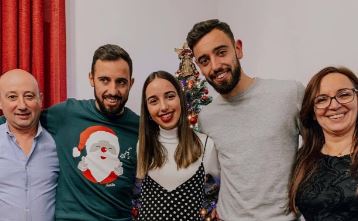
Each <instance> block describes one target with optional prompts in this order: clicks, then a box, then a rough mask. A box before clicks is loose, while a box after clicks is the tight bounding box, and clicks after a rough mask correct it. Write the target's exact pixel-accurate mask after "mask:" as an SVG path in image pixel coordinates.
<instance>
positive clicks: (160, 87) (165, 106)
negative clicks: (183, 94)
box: [145, 78, 181, 130]
mask: <svg viewBox="0 0 358 221" xmlns="http://www.w3.org/2000/svg"><path fill="white" fill-rule="evenodd" d="M145 95H146V103H147V108H148V112H149V114H150V116H151V118H152V120H153V121H154V122H155V123H157V124H158V125H159V126H160V127H161V128H163V129H166V130H169V129H172V128H174V127H176V126H177V124H178V122H179V118H180V114H181V107H180V98H179V96H178V92H177V91H176V89H175V87H174V86H173V85H172V84H171V83H170V82H169V81H168V80H165V79H162V78H156V79H154V80H153V81H152V82H150V83H149V84H148V86H147V89H146V91H145Z"/></svg>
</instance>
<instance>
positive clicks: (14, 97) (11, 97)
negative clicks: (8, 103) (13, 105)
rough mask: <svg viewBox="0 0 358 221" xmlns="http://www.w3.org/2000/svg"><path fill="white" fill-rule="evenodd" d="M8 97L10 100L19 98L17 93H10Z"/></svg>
mask: <svg viewBox="0 0 358 221" xmlns="http://www.w3.org/2000/svg"><path fill="white" fill-rule="evenodd" d="M8 98H9V99H10V100H15V99H16V98H17V96H16V95H10V96H8Z"/></svg>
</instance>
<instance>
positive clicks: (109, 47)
mask: <svg viewBox="0 0 358 221" xmlns="http://www.w3.org/2000/svg"><path fill="white" fill-rule="evenodd" d="M119 59H123V60H124V61H126V62H127V63H128V66H129V75H130V77H132V72H133V65H132V59H131V57H130V56H129V54H128V52H126V50H124V49H123V48H121V47H119V46H118V45H114V44H106V45H102V46H100V47H99V48H98V49H97V50H96V51H95V52H94V55H93V59H92V65H91V73H92V74H94V67H95V64H96V62H97V60H101V61H116V60H119Z"/></svg>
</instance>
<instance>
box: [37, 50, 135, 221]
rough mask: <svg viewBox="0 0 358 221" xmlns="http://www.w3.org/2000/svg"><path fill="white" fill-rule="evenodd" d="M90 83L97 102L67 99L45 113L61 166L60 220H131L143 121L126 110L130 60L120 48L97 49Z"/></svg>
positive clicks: (58, 195) (46, 125) (58, 201)
mask: <svg viewBox="0 0 358 221" xmlns="http://www.w3.org/2000/svg"><path fill="white" fill-rule="evenodd" d="M89 81H90V84H91V86H92V87H93V88H94V95H95V99H90V100H76V99H68V100H66V101H65V102H63V103H60V104H58V105H54V106H52V107H51V108H49V109H47V110H45V111H44V112H43V113H42V115H41V123H42V125H43V126H44V127H45V128H46V129H47V130H48V131H49V132H50V133H51V134H52V136H53V138H54V140H55V142H56V145H57V152H58V157H59V162H60V176H59V181H58V188H57V195H56V196H57V197H56V211H55V217H56V220H71V221H76V220H86V221H98V220H108V221H109V220H111V221H128V220H131V218H130V208H131V198H132V189H133V186H134V182H135V171H136V148H135V147H136V143H137V137H138V127H139V117H138V115H137V114H135V113H134V112H133V111H131V110H130V109H129V108H127V107H125V104H126V102H127V100H128V95H129V91H130V89H131V87H132V85H133V82H134V79H133V78H132V60H131V58H130V56H129V54H128V53H127V52H126V51H125V50H124V49H122V48H121V47H119V46H117V45H104V46H101V47H99V48H98V49H97V50H96V51H95V53H94V56H93V61H92V67H91V72H90V73H89Z"/></svg>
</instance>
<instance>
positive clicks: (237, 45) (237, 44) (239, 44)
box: [235, 39, 244, 59]
mask: <svg viewBox="0 0 358 221" xmlns="http://www.w3.org/2000/svg"><path fill="white" fill-rule="evenodd" d="M235 51H236V55H237V58H238V59H241V58H242V57H243V56H244V54H243V52H242V41H241V40H240V39H237V40H236V42H235Z"/></svg>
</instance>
